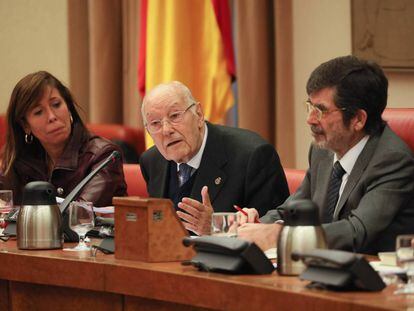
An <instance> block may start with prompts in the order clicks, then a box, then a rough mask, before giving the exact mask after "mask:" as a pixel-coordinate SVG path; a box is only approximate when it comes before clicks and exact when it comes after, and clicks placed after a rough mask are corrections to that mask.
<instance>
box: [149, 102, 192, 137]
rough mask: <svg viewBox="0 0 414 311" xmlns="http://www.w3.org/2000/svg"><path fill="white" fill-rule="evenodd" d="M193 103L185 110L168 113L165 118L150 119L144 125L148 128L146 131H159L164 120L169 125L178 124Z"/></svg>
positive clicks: (152, 132)
mask: <svg viewBox="0 0 414 311" xmlns="http://www.w3.org/2000/svg"><path fill="white" fill-rule="evenodd" d="M194 105H195V103H192V104H191V105H190V106H188V107H187V108H186V109H185V110H180V111H174V112H172V113H170V114H169V115H168V116H167V117H166V118H164V119H165V120H164V119H162V120H152V121H151V122H149V123H147V124H146V125H145V127H146V129H147V130H148V132H150V133H151V134H154V133H158V132H159V131H161V129H162V126H163V124H164V122H168V123H169V124H171V125H177V124H179V123H180V122H182V121H183V119H184V114H185V113H186V112H187V111H188V110H189V109H191V107H193V106H194Z"/></svg>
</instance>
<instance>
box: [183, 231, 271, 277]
mask: <svg viewBox="0 0 414 311" xmlns="http://www.w3.org/2000/svg"><path fill="white" fill-rule="evenodd" d="M183 244H184V245H185V246H191V245H193V246H194V250H195V251H196V252H197V254H196V255H195V256H194V258H192V259H191V260H190V261H189V264H192V265H193V266H195V267H197V268H198V269H199V270H202V271H211V272H223V273H231V274H268V273H272V272H273V270H274V267H273V264H272V262H271V261H270V260H269V259H268V258H267V257H266V255H265V254H264V253H263V252H262V250H261V249H260V248H259V247H258V246H257V245H256V244H254V243H251V242H248V241H244V240H239V239H237V238H232V237H215V236H201V237H185V238H184V239H183Z"/></svg>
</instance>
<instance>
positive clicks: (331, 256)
mask: <svg viewBox="0 0 414 311" xmlns="http://www.w3.org/2000/svg"><path fill="white" fill-rule="evenodd" d="M292 259H293V260H302V261H303V262H304V263H305V265H306V266H307V269H305V271H304V272H302V274H301V275H300V276H299V277H300V278H301V279H303V280H309V281H312V283H311V284H310V286H311V287H312V286H315V287H327V288H330V289H336V290H348V289H349V290H355V289H359V290H368V291H380V290H382V289H384V288H385V284H384V282H383V281H382V279H381V277H380V276H379V275H378V273H377V272H376V271H375V270H374V269H373V268H372V267H371V265H370V264H369V263H368V262H367V260H366V259H365V257H364V256H363V255H360V254H355V253H351V252H345V251H340V250H328V249H313V250H311V251H309V252H304V253H293V254H292Z"/></svg>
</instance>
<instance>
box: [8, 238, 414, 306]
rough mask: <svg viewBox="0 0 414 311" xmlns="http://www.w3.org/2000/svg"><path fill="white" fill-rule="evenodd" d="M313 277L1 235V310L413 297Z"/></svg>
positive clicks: (384, 302) (360, 302)
mask: <svg viewBox="0 0 414 311" xmlns="http://www.w3.org/2000/svg"><path fill="white" fill-rule="evenodd" d="M306 284H307V282H303V281H300V280H299V279H298V278H296V277H281V276H278V275H277V273H273V274H271V275H265V276H256V275H238V276H234V275H224V274H218V273H206V272H199V271H197V270H196V269H195V268H193V267H191V266H182V265H181V264H180V263H178V262H172V263H145V262H136V261H128V260H119V259H115V258H114V256H113V255H104V254H101V253H99V254H98V255H97V257H95V258H93V257H84V258H82V255H80V254H79V253H74V252H66V251H62V250H47V251H46V250H45V251H39V250H37V251H24V250H18V249H17V247H16V242H15V241H8V242H0V310H58V311H63V310H99V311H104V310H150V309H155V310H194V309H224V310H278V311H280V310H289V311H292V310H405V309H408V308H410V307H411V308H414V295H413V296H402V295H400V296H396V295H393V291H394V289H395V288H394V287H388V288H386V289H385V290H384V291H382V292H376V293H369V292H331V291H322V290H310V289H307V288H306V287H305V285H306Z"/></svg>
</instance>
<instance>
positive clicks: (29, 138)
mask: <svg viewBox="0 0 414 311" xmlns="http://www.w3.org/2000/svg"><path fill="white" fill-rule="evenodd" d="M24 141H25V142H26V144H28V145H30V144H31V143H32V142H33V135H32V134H31V133H29V134H27V133H26V134H25V135H24Z"/></svg>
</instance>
